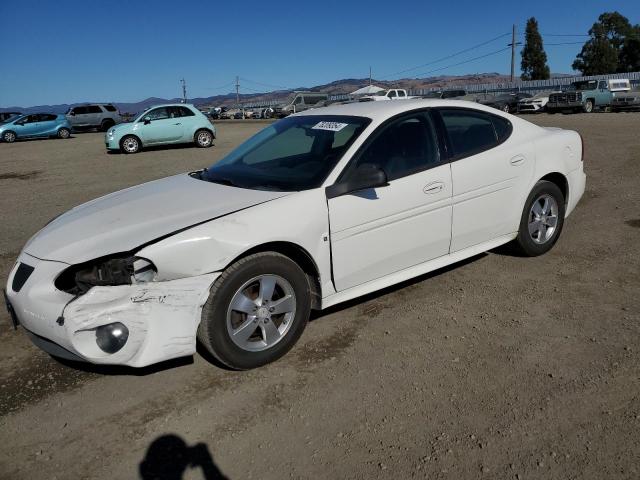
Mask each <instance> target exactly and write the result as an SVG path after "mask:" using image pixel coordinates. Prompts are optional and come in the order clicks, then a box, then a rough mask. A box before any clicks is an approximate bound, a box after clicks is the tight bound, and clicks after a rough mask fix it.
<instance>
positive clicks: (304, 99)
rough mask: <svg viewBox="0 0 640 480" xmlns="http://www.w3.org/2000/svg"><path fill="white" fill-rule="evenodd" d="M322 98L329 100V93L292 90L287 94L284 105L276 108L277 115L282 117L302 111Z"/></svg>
mask: <svg viewBox="0 0 640 480" xmlns="http://www.w3.org/2000/svg"><path fill="white" fill-rule="evenodd" d="M323 100H329V95H328V94H327V93H318V92H293V93H292V94H291V95H289V97H288V98H287V100H286V101H285V103H284V105H282V106H281V107H280V108H277V109H276V112H277V116H279V117H280V118H282V117H286V116H287V115H291V114H292V113H297V112H302V111H303V110H307V109H309V108H311V107H313V106H314V105H315V104H316V103H318V102H322V101H323Z"/></svg>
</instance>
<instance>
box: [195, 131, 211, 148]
mask: <svg viewBox="0 0 640 480" xmlns="http://www.w3.org/2000/svg"><path fill="white" fill-rule="evenodd" d="M210 142H211V136H210V135H209V134H208V133H206V132H201V133H199V134H198V143H199V144H200V145H202V146H206V145H209V143H210Z"/></svg>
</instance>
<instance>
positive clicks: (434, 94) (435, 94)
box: [424, 92, 442, 98]
mask: <svg viewBox="0 0 640 480" xmlns="http://www.w3.org/2000/svg"><path fill="white" fill-rule="evenodd" d="M440 97H442V92H429V93H427V94H426V95H425V96H424V98H440Z"/></svg>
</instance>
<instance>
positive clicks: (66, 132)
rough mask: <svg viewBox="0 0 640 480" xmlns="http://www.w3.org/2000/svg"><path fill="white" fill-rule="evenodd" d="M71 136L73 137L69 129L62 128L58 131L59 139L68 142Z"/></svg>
mask: <svg viewBox="0 0 640 480" xmlns="http://www.w3.org/2000/svg"><path fill="white" fill-rule="evenodd" d="M70 136H71V130H69V129H68V128H64V127H62V128H61V129H59V130H58V138H62V139H63V140H66V139H67V138H69V137H70Z"/></svg>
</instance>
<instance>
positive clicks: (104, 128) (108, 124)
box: [100, 120, 115, 132]
mask: <svg viewBox="0 0 640 480" xmlns="http://www.w3.org/2000/svg"><path fill="white" fill-rule="evenodd" d="M114 125H115V122H114V121H113V120H103V121H102V123H101V124H100V130H101V131H103V132H106V131H107V130H109V129H110V128H111V127H113V126H114Z"/></svg>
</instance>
